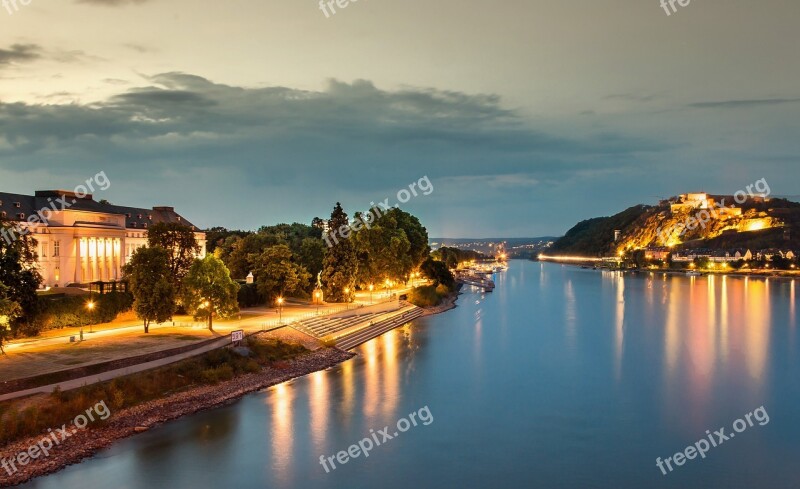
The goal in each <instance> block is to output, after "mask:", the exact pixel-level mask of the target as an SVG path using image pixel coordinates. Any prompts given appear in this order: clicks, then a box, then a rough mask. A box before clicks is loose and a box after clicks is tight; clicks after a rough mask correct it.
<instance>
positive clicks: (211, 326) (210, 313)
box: [203, 301, 214, 331]
mask: <svg viewBox="0 0 800 489" xmlns="http://www.w3.org/2000/svg"><path fill="white" fill-rule="evenodd" d="M210 306H211V303H210V302H209V301H205V302H203V307H204V308H206V309H208V330H209V331H214V323H213V322H212V321H213V319H212V316H213V315H214V309H212V308H211V307H210Z"/></svg>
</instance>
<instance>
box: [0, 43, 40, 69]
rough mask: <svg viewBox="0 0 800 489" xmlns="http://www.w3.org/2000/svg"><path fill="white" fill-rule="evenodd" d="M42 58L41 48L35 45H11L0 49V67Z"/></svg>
mask: <svg viewBox="0 0 800 489" xmlns="http://www.w3.org/2000/svg"><path fill="white" fill-rule="evenodd" d="M41 57H42V48H41V47H40V46H38V45H36V44H13V45H12V46H11V47H10V48H9V49H0V67H2V66H7V65H12V64H17V63H27V62H31V61H35V60H37V59H39V58H41Z"/></svg>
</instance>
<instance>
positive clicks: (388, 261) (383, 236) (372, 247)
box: [354, 212, 412, 285]
mask: <svg viewBox="0 0 800 489" xmlns="http://www.w3.org/2000/svg"><path fill="white" fill-rule="evenodd" d="M357 217H360V216H357ZM354 240H355V242H356V250H357V253H358V280H359V283H360V284H361V285H366V284H370V283H377V284H380V283H382V282H383V281H384V280H402V281H405V280H406V279H407V278H408V276H409V275H410V273H411V268H412V260H411V256H410V255H409V251H410V249H411V243H410V242H409V241H408V237H407V236H406V234H405V231H403V230H402V229H399V228H398V226H397V216H396V214H394V213H392V212H389V213H387V214H384V215H383V216H381V217H380V218H378V220H376V221H375V222H374V223H373V224H372V225H371V226H370V227H369V228H366V227H365V228H363V229H361V230H359V231H358V233H356V236H355V238H354Z"/></svg>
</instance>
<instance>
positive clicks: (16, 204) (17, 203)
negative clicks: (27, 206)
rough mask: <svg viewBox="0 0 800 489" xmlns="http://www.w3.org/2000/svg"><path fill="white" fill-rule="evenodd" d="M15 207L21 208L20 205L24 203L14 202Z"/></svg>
mask: <svg viewBox="0 0 800 489" xmlns="http://www.w3.org/2000/svg"><path fill="white" fill-rule="evenodd" d="M14 207H16V208H17V209H19V208H20V207H22V204H20V203H19V202H14Z"/></svg>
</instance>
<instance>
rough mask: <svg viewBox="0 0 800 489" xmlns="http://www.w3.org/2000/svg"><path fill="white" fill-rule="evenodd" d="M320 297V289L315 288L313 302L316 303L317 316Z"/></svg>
mask: <svg viewBox="0 0 800 489" xmlns="http://www.w3.org/2000/svg"><path fill="white" fill-rule="evenodd" d="M321 297H322V291H320V290H315V291H314V302H316V303H317V316H319V305H320V303H321V302H322V299H321Z"/></svg>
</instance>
